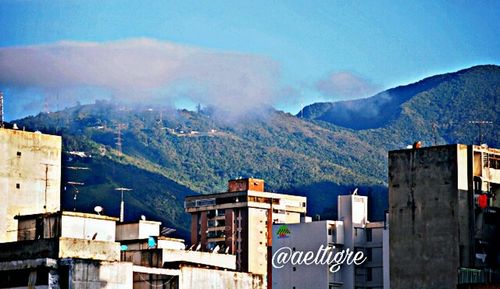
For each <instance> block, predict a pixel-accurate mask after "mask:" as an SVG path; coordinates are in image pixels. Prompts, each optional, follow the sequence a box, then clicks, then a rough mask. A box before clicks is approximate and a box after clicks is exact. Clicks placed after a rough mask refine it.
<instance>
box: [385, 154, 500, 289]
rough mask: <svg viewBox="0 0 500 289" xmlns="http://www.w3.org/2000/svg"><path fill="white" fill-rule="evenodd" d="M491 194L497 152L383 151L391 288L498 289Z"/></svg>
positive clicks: (498, 229) (499, 161)
mask: <svg viewBox="0 0 500 289" xmlns="http://www.w3.org/2000/svg"><path fill="white" fill-rule="evenodd" d="M499 194H500V150H497V149H492V148H487V147H483V146H466V145H460V144H458V145H446V146H436V147H427V148H418V149H407V150H398V151H391V152H389V220H390V231H389V232H390V233H389V234H390V283H391V288H394V289H399V288H401V289H406V288H423V289H425V288H474V287H469V286H472V285H474V284H492V283H494V284H499V282H500V275H499V272H500V271H499V269H500V254H499V253H500V252H499V249H500V246H499V245H498V244H500V218H499V216H500V198H498V196H499ZM477 286H479V285H477ZM477 288H483V287H477Z"/></svg>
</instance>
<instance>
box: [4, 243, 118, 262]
mask: <svg viewBox="0 0 500 289" xmlns="http://www.w3.org/2000/svg"><path fill="white" fill-rule="evenodd" d="M37 258H82V259H92V260H104V261H120V244H119V243H115V242H104V241H92V240H82V239H68V238H59V239H57V238H54V239H41V240H31V241H21V242H9V243H3V244H0V261H8V260H25V259H37Z"/></svg>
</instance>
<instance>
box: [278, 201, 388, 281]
mask: <svg viewBox="0 0 500 289" xmlns="http://www.w3.org/2000/svg"><path fill="white" fill-rule="evenodd" d="M338 204H339V205H338V216H339V220H338V221H314V222H309V221H306V222H302V223H300V224H286V225H281V224H275V225H274V226H273V255H274V253H276V252H278V251H279V250H280V249H281V248H284V247H289V248H292V251H294V252H295V251H301V252H308V251H311V252H317V251H318V250H319V249H320V247H321V246H323V247H329V248H333V251H334V252H338V251H339V250H345V249H347V248H349V249H350V250H351V251H354V252H356V251H363V252H364V255H365V256H366V257H367V260H366V261H365V262H364V263H363V264H361V265H360V266H355V265H346V264H344V265H341V266H340V270H339V271H337V272H335V273H331V272H330V270H329V269H330V267H329V266H328V265H317V264H310V265H307V264H301V265H294V264H292V263H287V264H286V265H285V266H283V267H282V268H273V278H272V280H273V287H272V288H273V289H281V288H283V289H285V288H287V289H289V288H295V289H308V288H317V289H322V288H324V289H331V288H346V289H347V288H349V289H354V288H379V289H381V288H383V286H384V281H383V258H384V257H383V255H384V253H386V254H388V253H387V252H383V250H382V247H383V245H382V244H383V242H384V240H383V231H384V228H385V227H384V222H369V221H368V198H367V197H365V196H359V195H345V196H339V197H338ZM285 227H286V229H285ZM284 231H285V232H286V233H285V234H283V232H284Z"/></svg>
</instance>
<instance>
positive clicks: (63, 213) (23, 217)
mask: <svg viewBox="0 0 500 289" xmlns="http://www.w3.org/2000/svg"><path fill="white" fill-rule="evenodd" d="M51 216H72V217H80V218H87V219H99V220H107V221H115V222H117V221H118V220H120V219H119V218H116V217H111V216H105V215H97V214H90V213H82V212H72V211H58V212H48V213H39V214H30V215H18V216H15V217H14V219H17V220H29V219H34V218H38V217H51Z"/></svg>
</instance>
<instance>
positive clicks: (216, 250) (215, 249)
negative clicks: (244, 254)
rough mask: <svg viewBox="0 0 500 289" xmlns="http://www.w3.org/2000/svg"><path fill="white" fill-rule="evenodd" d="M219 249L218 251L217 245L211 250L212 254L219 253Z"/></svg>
mask: <svg viewBox="0 0 500 289" xmlns="http://www.w3.org/2000/svg"><path fill="white" fill-rule="evenodd" d="M219 249H220V247H219V245H217V246H215V248H214V249H213V250H212V253H217V252H219Z"/></svg>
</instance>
